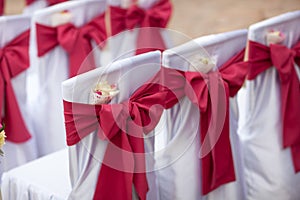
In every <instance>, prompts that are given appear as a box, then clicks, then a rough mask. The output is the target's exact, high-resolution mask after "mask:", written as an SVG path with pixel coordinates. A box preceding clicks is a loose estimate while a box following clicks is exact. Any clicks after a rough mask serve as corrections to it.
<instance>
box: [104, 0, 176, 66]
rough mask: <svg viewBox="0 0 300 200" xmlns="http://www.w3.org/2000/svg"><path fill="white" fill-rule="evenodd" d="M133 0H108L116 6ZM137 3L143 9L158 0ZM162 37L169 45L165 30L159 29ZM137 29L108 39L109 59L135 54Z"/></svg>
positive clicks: (122, 6)
mask: <svg viewBox="0 0 300 200" xmlns="http://www.w3.org/2000/svg"><path fill="white" fill-rule="evenodd" d="M133 2H134V0H108V4H109V5H110V6H117V7H121V8H128V7H129V6H130V5H132V3H133ZM137 2H138V5H139V6H140V7H141V8H143V9H148V8H150V7H151V6H152V5H153V4H155V3H156V2H158V0H137ZM161 34H162V38H163V40H164V42H165V44H166V46H167V48H170V47H172V46H171V44H172V43H171V40H170V37H169V35H168V32H167V31H164V30H162V31H161ZM137 35H138V29H134V30H130V31H129V30H125V31H124V32H122V33H119V34H117V35H115V36H113V37H112V38H110V39H109V40H108V48H109V51H110V56H111V59H112V60H113V59H116V58H119V57H122V58H125V57H129V56H134V55H135V50H136V41H137Z"/></svg>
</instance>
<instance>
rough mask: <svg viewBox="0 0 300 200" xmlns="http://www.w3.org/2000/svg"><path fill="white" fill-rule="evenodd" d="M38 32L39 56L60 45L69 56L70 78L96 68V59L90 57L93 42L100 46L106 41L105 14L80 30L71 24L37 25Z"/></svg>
mask: <svg viewBox="0 0 300 200" xmlns="http://www.w3.org/2000/svg"><path fill="white" fill-rule="evenodd" d="M36 32H37V47H38V56H39V57H40V56H43V55H45V54H46V53H48V52H49V51H50V50H52V49H53V48H54V47H56V46H57V45H60V46H61V47H62V48H63V49H64V50H65V51H66V52H67V53H68V56H69V69H70V72H69V75H70V77H73V76H76V75H77V74H78V73H84V72H87V71H89V70H91V69H94V68H95V61H94V57H93V56H92V55H89V53H90V52H91V51H92V45H91V40H94V41H95V42H96V43H97V44H98V45H100V44H101V43H102V42H103V41H104V40H105V39H106V31H105V21H104V14H102V15H100V16H98V17H95V18H94V19H93V20H91V21H90V22H89V23H87V24H86V25H84V26H82V27H80V28H77V27H75V26H74V25H73V24H71V23H67V24H63V25H60V26H57V27H50V26H46V25H42V24H36ZM85 59H86V60H85ZM83 61H85V62H83ZM79 70H80V71H79Z"/></svg>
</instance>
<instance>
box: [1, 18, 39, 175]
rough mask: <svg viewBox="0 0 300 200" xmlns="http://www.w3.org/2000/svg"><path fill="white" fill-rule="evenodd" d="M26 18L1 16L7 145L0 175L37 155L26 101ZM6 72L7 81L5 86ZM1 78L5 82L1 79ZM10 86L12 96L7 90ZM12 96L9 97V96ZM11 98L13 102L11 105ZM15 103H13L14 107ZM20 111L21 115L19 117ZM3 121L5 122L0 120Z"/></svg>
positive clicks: (2, 72) (27, 40)
mask: <svg viewBox="0 0 300 200" xmlns="http://www.w3.org/2000/svg"><path fill="white" fill-rule="evenodd" d="M30 20H31V18H30V17H28V16H20V15H16V16H3V17H0V27H1V31H0V36H1V42H0V46H1V52H3V53H1V72H0V73H1V84H0V85H1V91H2V92H1V97H0V98H1V105H2V103H3V106H4V107H3V109H1V110H2V111H1V112H2V113H3V114H4V115H3V116H2V119H1V123H3V122H4V123H5V124H6V128H7V131H6V134H7V138H6V140H7V142H6V144H5V145H4V146H3V151H4V152H5V157H1V165H0V168H1V174H2V172H3V171H7V170H9V169H11V168H14V167H17V166H19V165H21V164H24V163H26V162H28V161H31V160H33V159H35V158H37V156H38V151H37V144H36V136H35V134H34V131H33V126H32V115H31V113H30V112H29V102H28V100H27V99H28V98H29V97H30V95H31V94H32V93H31V91H30V87H29V84H28V79H29V78H30V76H31V74H30V72H29V69H28V68H29V67H30V66H29V65H30V64H29V28H30ZM5 70H9V76H10V77H9V78H10V80H8V81H6V83H5V81H4V80H5V79H6V77H5V74H6V73H7V72H8V71H5ZM3 79H4V80H3ZM9 83H11V86H12V91H11V92H12V93H10V91H9V88H8V87H9V85H10V84H9ZM11 95H12V96H13V97H12V96H11ZM14 98H15V99H16V102H14ZM14 103H16V104H14ZM18 112H20V114H18ZM3 120H4V121H3Z"/></svg>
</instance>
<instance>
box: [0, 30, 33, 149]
mask: <svg viewBox="0 0 300 200" xmlns="http://www.w3.org/2000/svg"><path fill="white" fill-rule="evenodd" d="M28 48H29V31H25V32H23V33H21V34H20V35H19V36H17V37H16V38H15V39H13V40H12V41H11V42H9V43H8V44H7V45H6V46H5V47H3V48H2V49H1V50H0V65H1V67H0V95H1V97H0V113H4V117H3V118H2V119H1V121H3V122H4V123H5V125H6V128H5V132H6V135H7V140H9V141H12V142H15V143H22V142H26V141H27V140H29V139H30V138H31V135H30V133H29V131H28V130H27V127H26V125H25V123H24V120H23V117H22V114H21V111H20V109H19V105H18V102H17V99H16V97H15V94H14V89H13V86H12V83H11V79H12V78H13V77H16V76H17V75H18V74H20V73H21V72H23V71H25V70H26V69H27V68H28V67H29V54H28ZM3 105H4V112H3V110H2V108H3ZM1 123H2V122H1Z"/></svg>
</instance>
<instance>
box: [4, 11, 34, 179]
mask: <svg viewBox="0 0 300 200" xmlns="http://www.w3.org/2000/svg"><path fill="white" fill-rule="evenodd" d="M29 28H30V17H28V16H3V17H0V37H1V40H0V48H2V47H3V46H5V45H6V44H7V43H9V42H10V41H11V40H13V39H14V38H15V37H17V36H18V35H19V34H21V33H23V32H24V31H26V30H29ZM29 76H30V72H29V70H26V71H24V72H22V73H20V74H19V75H18V76H16V77H15V78H13V79H12V84H13V89H14V91H15V96H16V98H17V101H18V104H19V108H20V111H21V113H22V116H23V119H24V122H25V124H26V125H27V128H28V131H29V132H30V133H31V135H32V138H31V139H30V140H29V141H27V142H25V143H21V144H17V143H12V142H9V141H6V144H5V145H4V146H3V151H4V153H5V157H1V158H0V163H1V164H0V173H1V174H2V172H3V171H7V170H9V169H11V168H13V167H17V166H19V165H21V164H24V163H26V162H28V161H30V160H33V159H35V158H37V146H36V138H35V134H34V132H33V129H32V119H31V113H30V112H29V110H28V102H27V99H28V98H29V97H30V95H31V91H30V90H28V89H29V88H28V84H27V80H28V77H29Z"/></svg>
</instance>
